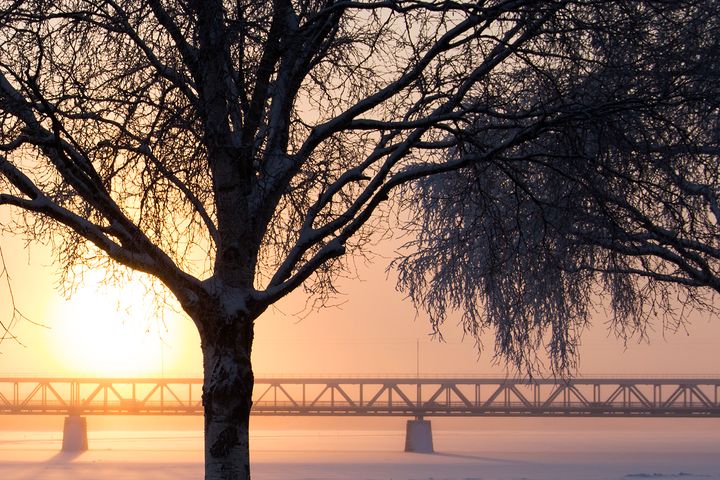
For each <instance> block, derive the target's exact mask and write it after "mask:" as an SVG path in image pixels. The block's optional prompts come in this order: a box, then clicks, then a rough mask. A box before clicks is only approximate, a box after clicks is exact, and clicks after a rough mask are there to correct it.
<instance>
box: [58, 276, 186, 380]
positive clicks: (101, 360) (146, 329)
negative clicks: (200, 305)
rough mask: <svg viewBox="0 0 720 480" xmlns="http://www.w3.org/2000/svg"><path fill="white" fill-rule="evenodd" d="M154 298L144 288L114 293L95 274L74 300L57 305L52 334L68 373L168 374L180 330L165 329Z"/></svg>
mask: <svg viewBox="0 0 720 480" xmlns="http://www.w3.org/2000/svg"><path fill="white" fill-rule="evenodd" d="M151 295H152V293H148V292H146V290H145V288H144V287H143V286H142V285H141V284H140V283H139V282H128V283H127V284H126V285H123V286H121V287H115V288H114V287H109V286H103V285H101V283H100V276H99V275H98V274H90V275H87V276H86V278H85V282H84V284H83V285H82V286H81V287H80V288H79V289H78V290H77V292H76V293H75V294H73V295H72V297H71V298H70V299H69V300H62V299H60V300H57V301H56V302H55V305H53V310H54V312H53V314H54V317H55V318H57V319H58V321H57V322H56V323H55V324H54V325H52V329H53V331H54V335H53V338H54V339H55V343H54V348H55V349H56V350H57V353H58V357H59V358H62V359H63V361H64V363H65V364H64V365H63V366H64V369H65V370H67V372H68V373H69V374H72V375H85V376H143V375H158V374H161V373H163V371H164V369H165V368H167V367H168V362H169V360H170V359H169V358H168V357H169V356H168V355H167V353H168V352H167V350H168V345H172V344H173V343H175V342H173V341H172V338H171V337H174V336H177V329H174V328H166V326H165V324H164V321H163V320H162V318H161V316H160V314H159V313H158V311H157V309H156V308H155V307H154V305H153V301H152V297H151Z"/></svg>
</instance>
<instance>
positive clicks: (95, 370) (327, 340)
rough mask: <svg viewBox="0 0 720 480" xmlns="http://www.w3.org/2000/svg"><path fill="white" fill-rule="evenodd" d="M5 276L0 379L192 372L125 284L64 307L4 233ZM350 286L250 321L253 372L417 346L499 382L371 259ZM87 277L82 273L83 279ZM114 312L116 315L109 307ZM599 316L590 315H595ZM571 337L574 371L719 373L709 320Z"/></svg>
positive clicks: (171, 332) (383, 359) (171, 331)
mask: <svg viewBox="0 0 720 480" xmlns="http://www.w3.org/2000/svg"><path fill="white" fill-rule="evenodd" d="M0 246H1V247H2V249H3V252H4V254H5V257H6V261H7V263H8V267H9V269H10V273H11V275H12V276H13V286H14V293H15V297H16V301H17V304H18V306H19V307H20V308H21V310H22V311H23V312H24V313H25V314H26V315H27V316H28V317H29V318H30V319H31V320H33V321H36V322H39V323H42V324H43V325H44V326H43V327H40V326H37V325H34V324H32V323H30V322H28V321H21V322H20V323H18V324H17V325H16V326H15V328H14V329H13V333H14V334H15V335H17V336H18V337H19V339H20V341H21V342H22V343H23V344H24V345H22V346H21V345H19V344H17V343H15V342H13V341H11V340H6V341H5V342H3V343H2V344H0V352H1V353H0V375H3V376H10V375H34V376H161V375H164V376H166V377H169V376H200V375H201V372H202V361H201V355H200V348H199V339H198V336H197V333H196V332H195V329H194V326H193V325H192V324H191V322H190V321H189V320H188V319H186V318H184V317H183V316H182V315H176V314H173V313H168V314H166V318H165V322H164V324H163V323H161V322H159V321H157V320H155V319H154V318H153V316H152V313H151V310H149V309H148V308H147V307H146V306H145V304H146V303H147V302H146V301H145V300H144V299H143V294H142V290H141V289H139V288H138V287H137V286H130V287H126V288H125V289H123V290H120V291H112V290H110V291H108V290H104V291H98V290H97V287H95V286H88V287H86V288H82V289H80V290H79V291H78V293H77V295H76V296H75V297H74V298H73V299H71V300H70V301H66V300H65V299H64V298H62V297H61V296H60V295H59V294H58V293H57V292H56V291H55V289H54V284H55V282H56V277H55V274H54V268H53V267H52V266H51V258H50V257H49V256H48V253H47V252H46V251H45V249H43V248H42V247H38V246H35V247H32V248H31V249H30V251H29V252H28V251H27V250H25V249H24V246H23V244H22V243H21V242H20V241H19V240H18V239H16V238H8V237H3V238H0ZM359 268H360V269H359V272H358V273H359V277H360V279H359V280H347V281H344V282H343V284H342V285H341V289H342V291H343V292H344V295H343V296H342V297H340V298H338V299H337V301H336V303H339V304H341V305H340V306H338V307H332V308H328V309H325V310H322V311H320V312H317V313H311V314H309V315H307V316H306V317H305V318H302V319H301V318H299V317H298V316H296V315H294V314H295V313H297V312H298V311H300V310H301V309H302V305H303V304H304V300H303V298H302V294H301V292H299V293H298V294H295V295H294V296H292V297H291V298H289V299H287V300H284V301H283V302H281V303H280V305H278V307H277V308H275V309H272V310H269V311H268V312H267V313H266V314H265V315H264V316H263V317H262V318H260V319H259V320H258V322H257V325H256V337H255V338H256V340H255V348H254V353H253V360H254V365H255V370H256V372H257V374H258V375H259V376H261V375H263V374H274V375H331V374H338V375H342V374H350V375H362V374H380V375H415V374H416V370H417V362H418V358H417V344H418V342H419V347H420V348H419V350H420V358H419V360H420V373H421V374H432V375H439V374H447V375H450V374H456V375H504V374H505V367H504V366H503V365H493V362H492V338H491V337H488V338H487V339H486V340H485V347H486V349H487V351H486V352H485V353H483V355H482V356H481V357H480V358H478V356H477V350H476V348H475V345H474V342H473V341H472V339H465V340H464V341H463V340H462V332H461V329H460V327H459V326H457V325H455V324H454V323H452V322H449V323H448V324H447V325H446V326H445V328H444V329H443V332H444V335H445V338H446V342H444V343H441V342H438V341H437V340H433V339H431V338H430V337H429V333H430V332H431V329H430V326H429V324H428V323H427V320H426V318H425V317H424V316H423V315H422V314H420V315H419V316H417V318H416V317H415V312H414V310H413V308H412V306H411V305H410V304H409V302H407V301H405V300H404V299H403V296H402V294H400V293H398V292H396V291H395V288H394V282H393V280H392V279H386V274H385V272H384V269H385V265H384V264H383V262H382V261H378V262H377V263H375V264H373V265H369V266H362V265H361V266H360V267H359ZM92 280H93V276H92V275H90V276H88V282H92ZM118 303H119V304H120V308H119V309H118V308H116V304H118ZM0 308H1V309H2V310H1V311H0V314H1V315H3V319H4V320H5V319H7V318H8V315H9V310H8V296H7V291H6V289H4V288H0ZM599 317H600V316H599ZM595 323H596V325H595V326H594V327H593V328H592V329H591V330H590V331H588V332H587V333H586V334H585V335H584V337H583V346H582V348H581V350H580V352H581V357H580V369H579V373H581V374H584V375H592V374H606V375H613V374H623V375H628V374H643V375H680V374H685V375H690V374H696V375H714V374H720V365H718V355H717V353H716V352H717V346H718V345H720V321H718V320H717V319H710V318H700V317H698V318H694V319H693V321H692V323H691V324H690V325H689V326H688V328H687V332H679V333H675V334H674V333H671V332H665V334H664V335H663V332H662V329H661V328H660V326H657V331H655V332H653V333H652V334H651V339H650V340H651V342H650V344H646V343H641V344H637V343H635V342H632V343H631V344H630V345H628V348H627V349H625V347H624V346H623V344H622V343H621V342H620V341H619V340H617V339H615V338H613V337H608V333H607V331H606V328H605V326H604V325H603V319H602V318H598V319H597V320H596V322H595Z"/></svg>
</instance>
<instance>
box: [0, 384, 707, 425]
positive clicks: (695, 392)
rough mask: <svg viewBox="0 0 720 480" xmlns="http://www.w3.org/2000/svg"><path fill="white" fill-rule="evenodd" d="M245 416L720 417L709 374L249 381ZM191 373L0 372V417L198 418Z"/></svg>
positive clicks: (198, 395) (198, 392)
mask: <svg viewBox="0 0 720 480" xmlns="http://www.w3.org/2000/svg"><path fill="white" fill-rule="evenodd" d="M254 392H255V393H254V397H253V400H254V401H253V410H252V413H253V414H254V415H284V416H300V415H305V416H313V415H314V416H342V415H345V416H350V415H355V416H363V415H364V416H405V417H415V418H416V419H421V418H423V417H442V416H444V417H453V416H455V417H462V416H595V417H600V416H633V417H720V379H718V378H674V379H671V378H623V379H617V378H616V379H609V378H573V379H568V380H547V379H534V380H531V381H529V380H522V379H508V378H500V379H498V378H495V379H490V378H258V379H256V381H255V389H254ZM202 413H203V411H202V380H201V379H197V378H0V414H10V415H38V414H40V415H43V414H44V415H75V416H78V415H82V416H85V415H202Z"/></svg>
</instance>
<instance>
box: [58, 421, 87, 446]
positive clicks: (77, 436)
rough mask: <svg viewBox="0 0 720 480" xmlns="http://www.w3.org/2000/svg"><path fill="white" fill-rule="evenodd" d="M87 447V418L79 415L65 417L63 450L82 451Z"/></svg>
mask: <svg viewBox="0 0 720 480" xmlns="http://www.w3.org/2000/svg"><path fill="white" fill-rule="evenodd" d="M87 449H88V438H87V418H85V417H81V416H80V415H68V416H67V417H65V427H64V428H63V442H62V451H63V452H84V451H85V450H87Z"/></svg>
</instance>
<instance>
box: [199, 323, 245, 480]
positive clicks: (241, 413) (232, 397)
mask: <svg viewBox="0 0 720 480" xmlns="http://www.w3.org/2000/svg"><path fill="white" fill-rule="evenodd" d="M220 320H221V322H218V323H219V325H218V327H217V328H213V329H209V330H207V334H205V335H203V336H202V337H203V338H202V351H203V366H204V380H203V407H204V409H205V480H247V479H249V478H250V451H249V437H248V433H249V426H250V425H249V424H250V409H251V407H252V390H253V382H254V377H253V371H252V364H251V361H250V354H251V350H252V341H253V321H252V319H250V318H223V319H220Z"/></svg>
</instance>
